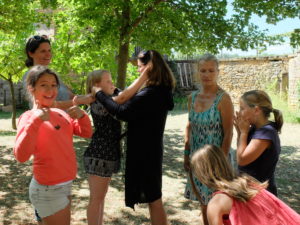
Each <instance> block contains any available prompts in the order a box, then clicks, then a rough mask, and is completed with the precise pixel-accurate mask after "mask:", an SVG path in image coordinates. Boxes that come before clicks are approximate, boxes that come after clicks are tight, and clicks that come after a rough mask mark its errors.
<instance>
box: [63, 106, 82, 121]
mask: <svg viewBox="0 0 300 225" xmlns="http://www.w3.org/2000/svg"><path fill="white" fill-rule="evenodd" d="M66 112H67V113H68V114H69V116H70V117H71V118H73V119H79V118H81V117H83V116H84V111H83V110H82V109H80V108H79V107H78V106H72V107H71V108H69V109H68V110H67V111H66Z"/></svg>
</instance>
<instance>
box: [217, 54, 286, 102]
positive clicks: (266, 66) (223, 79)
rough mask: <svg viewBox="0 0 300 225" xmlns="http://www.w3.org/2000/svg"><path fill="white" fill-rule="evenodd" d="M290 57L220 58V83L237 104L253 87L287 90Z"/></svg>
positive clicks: (279, 90)
mask: <svg viewBox="0 0 300 225" xmlns="http://www.w3.org/2000/svg"><path fill="white" fill-rule="evenodd" d="M288 63H289V57H272V58H268V57H266V58H245V59H236V60H234V59H231V60H220V67H219V68H220V75H219V81H218V82H219V84H220V86H221V87H222V88H223V89H225V90H226V91H227V92H228V93H229V94H230V95H231V97H232V100H233V102H234V103H235V104H237V103H238V101H239V97H240V96H241V95H242V94H243V93H244V92H245V91H249V90H253V89H263V90H266V89H267V88H270V87H272V88H274V89H276V90H277V91H278V92H281V93H282V94H284V93H283V92H285V91H287V87H286V86H287V83H286V82H283V80H284V81H285V80H286V79H285V77H286V74H288Z"/></svg>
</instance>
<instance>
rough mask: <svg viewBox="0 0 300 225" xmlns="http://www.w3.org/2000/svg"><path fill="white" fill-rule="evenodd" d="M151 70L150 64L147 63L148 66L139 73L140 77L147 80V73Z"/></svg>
mask: <svg viewBox="0 0 300 225" xmlns="http://www.w3.org/2000/svg"><path fill="white" fill-rule="evenodd" d="M152 69H153V64H152V62H151V61H150V62H148V64H147V65H146V66H145V69H144V70H143V72H141V75H140V76H141V77H144V78H145V80H146V79H148V73H149V72H150V71H151V70H152Z"/></svg>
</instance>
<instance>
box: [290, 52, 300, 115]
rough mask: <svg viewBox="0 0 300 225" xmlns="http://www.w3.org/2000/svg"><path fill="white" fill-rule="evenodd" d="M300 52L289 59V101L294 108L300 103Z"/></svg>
mask: <svg viewBox="0 0 300 225" xmlns="http://www.w3.org/2000/svg"><path fill="white" fill-rule="evenodd" d="M299 89H300V53H299V54H298V55H297V56H296V57H294V58H292V59H291V60H290V61H289V90H288V96H289V98H288V102H289V105H290V106H291V107H292V108H298V109H299V105H300V102H299V101H300V96H299V95H300V93H299V92H300V90H299Z"/></svg>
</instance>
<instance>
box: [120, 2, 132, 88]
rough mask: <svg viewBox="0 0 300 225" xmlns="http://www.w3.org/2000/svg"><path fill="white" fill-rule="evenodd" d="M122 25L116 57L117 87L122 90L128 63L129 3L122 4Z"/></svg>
mask: <svg viewBox="0 0 300 225" xmlns="http://www.w3.org/2000/svg"><path fill="white" fill-rule="evenodd" d="M121 21H122V25H121V27H120V37H119V55H118V78H117V87H118V88H121V89H124V88H125V82H126V72H127V63H128V57H129V56H128V53H129V41H130V34H129V30H130V1H129V0H125V1H124V2H123V8H122V14H121Z"/></svg>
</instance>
